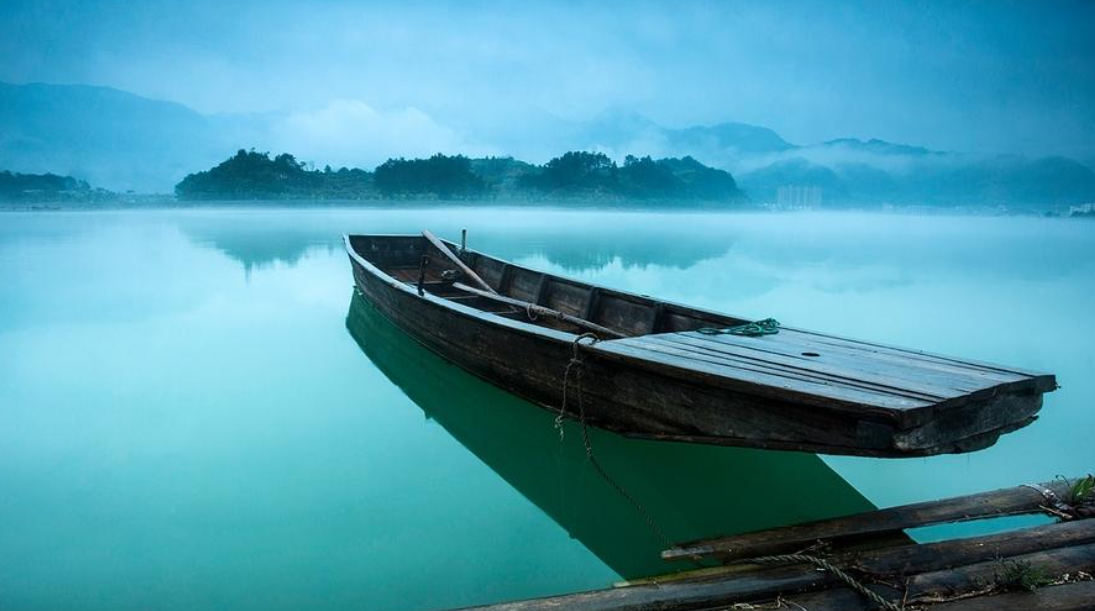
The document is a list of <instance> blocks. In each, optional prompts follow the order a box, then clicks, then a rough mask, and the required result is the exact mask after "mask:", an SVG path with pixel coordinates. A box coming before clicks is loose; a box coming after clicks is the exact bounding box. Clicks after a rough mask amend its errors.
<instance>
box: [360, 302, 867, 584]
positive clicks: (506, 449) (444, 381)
mask: <svg viewBox="0 0 1095 611" xmlns="http://www.w3.org/2000/svg"><path fill="white" fill-rule="evenodd" d="M346 327H347V328H348V329H349V331H350V334H351V335H352V336H353V337H354V339H355V340H356V341H357V343H358V345H359V346H361V349H362V351H363V352H364V353H365V354H366V356H368V357H369V360H370V361H372V363H373V364H374V365H376V367H377V368H378V369H380V370H381V371H383V372H384V374H385V375H386V376H388V378H389V379H390V380H391V381H392V382H393V383H395V384H396V385H397V386H399V388H400V389H402V390H403V392H405V393H406V394H407V396H408V397H410V398H411V400H413V401H414V402H415V404H417V405H418V407H420V408H422V411H423V412H424V413H425V414H426V417H428V418H431V419H433V420H434V421H436V422H437V423H439V424H440V425H441V426H443V427H444V428H445V430H446V431H448V432H449V433H450V434H451V435H452V436H453V437H454V438H455V439H457V440H458V441H459V442H460V443H461V444H463V445H464V446H465V447H467V448H468V449H469V450H471V451H472V452H473V453H474V454H475V455H476V456H477V457H479V459H480V460H482V461H483V462H484V463H486V464H487V465H488V466H489V467H490V468H491V469H493V470H494V471H495V472H496V473H498V475H500V476H501V477H502V478H504V479H505V480H506V481H507V482H508V483H509V484H510V485H511V486H513V487H514V488H515V489H517V490H518V491H519V492H520V493H521V494H523V495H524V496H525V497H526V498H527V499H529V500H530V501H531V502H533V503H534V504H536V506H537V507H539V508H540V509H542V510H543V511H544V512H546V513H547V514H548V515H549V516H551V517H552V519H554V520H555V521H556V522H557V523H558V524H559V525H560V526H562V527H563V528H564V529H566V531H567V532H568V533H569V534H570V535H571V536H572V537H575V538H577V539H578V540H579V541H581V542H582V544H583V545H585V546H586V547H587V548H589V549H590V550H591V551H592V552H593V553H595V554H596V555H597V557H598V558H600V559H601V560H602V561H604V562H605V564H607V565H608V566H610V567H612V569H613V570H614V571H616V572H617V573H619V574H621V575H623V576H625V577H638V576H645V575H651V574H658V573H662V572H666V571H667V569H670V568H672V569H687V568H689V566H688V565H687V563H684V566H680V565H669V566H667V565H666V564H665V563H664V562H663V561H662V560H661V559H660V558H659V552H660V551H661V550H662V549H664V547H665V546H664V545H663V544H662V542H661V541H660V540H659V538H658V536H657V535H656V534H654V531H653V529H652V528H651V527H650V526H648V525H647V524H646V523H645V522H644V519H643V518H642V517H641V515H640V514H639V513H638V511H637V510H636V509H635V508H634V507H633V506H631V505H630V504H629V503H628V502H627V501H626V500H625V499H624V498H623V497H622V496H620V494H619V493H618V492H617V491H616V490H614V489H613V488H612V487H611V486H609V485H608V484H607V483H606V482H605V481H604V480H603V479H601V478H600V477H599V476H598V475H597V474H596V473H595V472H594V471H593V470H592V469H591V468H590V466H589V464H588V462H587V461H586V456H585V449H584V446H583V445H582V443H581V432H580V431H579V430H578V428H577V425H576V424H574V423H568V424H567V425H566V426H565V427H564V429H563V435H562V436H560V434H559V432H558V431H557V430H556V429H555V426H554V416H553V415H552V414H550V413H548V412H547V411H545V410H543V409H541V408H538V407H536V406H534V405H532V404H530V403H527V402H525V401H523V400H521V399H519V398H517V397H514V396H513V395H510V394H508V393H506V392H504V391H502V390H499V389H498V388H496V387H494V386H492V385H491V384H489V383H487V382H485V381H483V380H480V379H479V378H477V377H475V376H472V375H470V374H468V373H465V372H464V371H463V370H461V369H459V368H458V367H457V366H455V365H453V364H452V363H449V362H447V361H445V360H444V359H442V358H440V357H438V356H436V355H435V354H433V353H432V352H430V351H429V350H427V349H426V348H424V347H422V346H421V345H420V344H418V343H417V342H415V341H413V340H411V339H409V338H408V337H407V336H406V335H405V334H403V333H402V332H401V331H400V330H399V329H398V328H396V327H395V326H394V325H393V324H392V323H391V322H389V321H388V320H387V319H385V318H384V317H383V316H382V315H381V314H379V313H378V312H377V311H376V310H375V309H374V308H373V307H372V306H371V305H369V304H367V303H366V302H365V301H364V299H362V298H361V297H360V296H359V295H357V294H356V293H355V295H354V297H353V301H352V303H351V304H350V311H349V313H348V314H347V317H346ZM590 433H591V441H592V444H593V447H594V448H595V451H596V453H597V457H598V459H599V460H600V461H601V463H602V464H603V465H604V466H605V468H606V469H607V470H608V471H609V472H610V473H612V475H613V477H614V478H615V479H616V480H617V481H618V482H619V483H620V484H621V485H622V486H623V487H624V488H625V489H626V490H627V491H628V492H629V493H630V494H631V495H632V496H633V497H634V498H635V500H637V501H638V502H639V503H640V505H642V507H644V508H645V510H646V511H647V512H648V513H649V514H650V516H651V517H652V518H653V519H654V521H655V524H657V526H658V527H659V528H660V529H661V530H662V531H663V532H664V533H665V535H666V536H668V537H670V538H671V539H672V540H675V541H686V540H690V539H695V538H699V537H704V536H715V535H718V534H720V533H725V534H732V533H735V532H744V531H749V530H757V529H761V528H765V527H771V526H779V525H783V524H788V523H793V522H800V521H805V520H812V519H820V518H823V517H829V516H834V515H843V514H848V513H852V512H855V511H864V510H867V509H872V508H873V506H872V505H871V504H870V503H869V502H867V500H866V499H864V498H863V496H862V495H860V494H859V493H858V492H856V490H855V489H854V488H852V487H851V486H850V485H849V484H848V483H847V482H845V481H844V480H843V479H841V478H840V476H838V475H836V474H835V473H834V472H833V471H832V470H831V469H830V468H829V467H828V466H826V465H825V463H824V462H823V461H822V460H821V459H819V458H818V457H816V456H814V455H812V454H802V453H793V452H784V453H780V452H763V451H756V450H746V449H740V448H714V447H710V446H698V445H687V444H678V443H657V442H650V441H639V440H630V439H625V438H623V437H620V436H618V435H614V434H611V433H604V432H601V431H597V430H592V431H590ZM488 545H489V544H488Z"/></svg>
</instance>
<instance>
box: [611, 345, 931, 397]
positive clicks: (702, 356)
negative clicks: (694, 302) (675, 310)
mask: <svg viewBox="0 0 1095 611" xmlns="http://www.w3.org/2000/svg"><path fill="white" fill-rule="evenodd" d="M636 340H639V341H636ZM627 343H628V344H629V345H633V346H637V347H640V348H643V349H650V350H654V351H659V352H664V353H666V354H675V355H679V356H681V357H683V358H695V359H697V360H703V361H705V362H709V363H715V364H720V363H721V364H725V365H726V367H727V368H728V369H731V370H733V369H738V368H741V367H750V368H753V369H754V370H758V371H769V372H771V373H772V374H773V375H779V376H789V377H797V378H801V379H809V380H816V381H820V382H822V383H825V384H830V385H833V386H838V387H841V386H846V387H849V388H861V389H867V390H871V391H874V392H878V393H881V394H890V395H894V396H901V397H908V398H912V399H916V400H920V401H923V402H930V403H936V402H938V401H941V400H942V399H944V398H945V397H942V396H939V395H937V394H932V393H929V392H926V391H924V390H922V389H915V388H910V387H903V386H898V385H895V384H893V383H888V381H887V380H886V379H883V378H877V377H874V376H870V375H867V374H863V373H860V372H854V371H850V370H843V371H842V370H838V369H834V368H832V367H828V366H826V365H823V364H819V363H816V362H813V363H809V362H803V363H796V362H794V361H790V360H788V359H780V358H779V357H769V358H758V357H757V356H753V355H749V354H746V353H739V354H733V353H727V352H716V351H710V350H705V349H704V348H703V347H702V346H692V345H689V344H686V343H680V342H676V341H672V340H667V339H665V336H653V335H652V336H648V337H642V338H633V339H630V340H627ZM933 390H938V389H933Z"/></svg>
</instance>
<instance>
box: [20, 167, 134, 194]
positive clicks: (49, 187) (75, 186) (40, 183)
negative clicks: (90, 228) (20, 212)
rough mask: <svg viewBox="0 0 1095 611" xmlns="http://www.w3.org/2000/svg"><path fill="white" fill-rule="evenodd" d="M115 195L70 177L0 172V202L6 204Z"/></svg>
mask: <svg viewBox="0 0 1095 611" xmlns="http://www.w3.org/2000/svg"><path fill="white" fill-rule="evenodd" d="M112 195H113V194H112V193H111V192H109V191H106V190H103V189H95V188H92V187H91V186H90V185H88V184H87V183H86V182H84V181H82V180H78V179H76V178H73V177H71V176H58V175H57V174H20V173H18V172H9V171H6V170H5V171H0V201H4V202H90V201H101V200H104V199H107V198H109V197H110V196H112Z"/></svg>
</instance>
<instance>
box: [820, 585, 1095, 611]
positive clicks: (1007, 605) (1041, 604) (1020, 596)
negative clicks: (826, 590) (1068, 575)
mask: <svg viewBox="0 0 1095 611" xmlns="http://www.w3.org/2000/svg"><path fill="white" fill-rule="evenodd" d="M809 609H810V610H811V611H815V610H814V608H813V607H809ZM1092 609H1095V581H1081V582H1077V583H1069V584H1064V585H1059V586H1049V587H1044V588H1038V589H1037V590H1036V591H1034V592H1008V593H1005V594H997V595H995V596H978V597H977V598H967V599H965V600H958V601H954V602H949V603H943V604H940V605H933V606H932V607H931V611H1034V610H1038V611H1091V610H1092ZM817 611H820V610H817Z"/></svg>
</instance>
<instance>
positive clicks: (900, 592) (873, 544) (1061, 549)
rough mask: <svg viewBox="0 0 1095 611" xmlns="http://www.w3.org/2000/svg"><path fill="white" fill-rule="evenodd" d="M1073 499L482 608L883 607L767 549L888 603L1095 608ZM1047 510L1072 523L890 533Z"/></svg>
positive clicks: (870, 521) (683, 549)
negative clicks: (918, 538) (916, 537)
mask: <svg viewBox="0 0 1095 611" xmlns="http://www.w3.org/2000/svg"><path fill="white" fill-rule="evenodd" d="M1071 494H1072V489H1071V487H1070V486H1069V485H1068V484H1067V483H1066V482H1063V481H1059V480H1058V481H1054V482H1048V483H1045V484H1038V485H1034V486H1029V487H1028V486H1020V487H1015V488H1006V489H1002V490H996V491H992V492H985V493H980V494H974V495H968V496H963V497H957V498H953V499H944V500H941V501H934V502H928V503H916V504H912V505H904V506H900V507H893V508H889V509H883V510H878V511H871V512H866V513H862V514H856V515H852V516H845V517H841V518H835V519H831V520H823V521H819V522H813V523H809V524H801V525H794V526H787V527H783V528H777V529H772V530H767V531H762V532H756V533H748V534H744V535H738V536H734V537H723V538H718V539H712V540H707V541H697V542H691V543H688V544H685V545H681V546H678V547H676V548H673V549H670V550H666V552H664V553H663V557H664V558H666V559H669V560H674V559H681V558H686V557H688V558H693V559H695V558H696V556H702V557H704V558H707V559H717V560H721V561H724V562H728V563H729V564H728V565H727V566H724V567H722V568H721V569H711V568H709V569H704V570H700V571H695V572H694V573H692V574H691V575H690V574H687V573H686V574H684V576H682V575H681V574H678V575H673V576H667V577H664V578H660V579H659V578H655V579H649V580H644V581H643V582H641V583H636V584H633V585H625V586H623V587H617V588H609V589H604V590H596V591H591V592H581V593H578V594H569V595H565V596H556V597H549V598H541V599H534V600H526V601H517V602H510V603H503V604H498V605H490V606H486V607H478V609H481V610H484V611H485V610H491V611H539V610H548V609H552V610H555V609H577V610H581V611H640V610H643V611H647V610H654V609H658V610H661V611H673V610H684V609H714V608H728V607H731V606H732V605H741V606H740V607H736V608H753V609H775V608H780V609H787V608H789V609H798V608H803V609H809V610H810V611H836V610H841V611H845V610H846V611H859V610H863V611H866V610H869V609H876V608H879V607H878V604H877V603H875V602H872V601H870V600H868V599H867V598H866V597H865V596H863V594H861V593H859V592H856V591H855V590H854V589H852V588H851V587H849V585H848V584H847V583H845V582H844V581H842V580H841V579H839V578H838V575H835V574H833V573H831V572H830V571H828V570H820V569H818V568H817V567H816V566H814V565H813V564H809V563H798V564H785V565H781V566H772V565H771V564H770V563H768V562H766V561H764V560H763V558H764V557H770V556H771V555H772V554H783V553H790V552H802V550H817V551H813V552H812V553H813V554H814V555H823V556H824V560H825V561H826V562H828V563H829V564H830V565H832V566H835V567H838V568H840V569H841V570H842V571H844V572H845V573H847V574H849V575H851V576H852V578H853V579H854V580H855V581H856V582H857V583H858V584H861V585H863V586H866V587H867V588H868V589H870V590H871V591H872V592H874V593H875V594H876V595H878V596H880V597H882V598H883V599H885V600H887V601H889V604H891V605H892V608H906V609H931V610H933V611H981V610H987V609H1004V610H1007V609H1014V610H1019V609H1023V610H1026V609H1051V610H1057V611H1078V610H1080V609H1085V610H1090V609H1095V581H1092V574H1093V573H1095V519H1092V518H1091V517H1087V516H1095V496H1093V495H1091V494H1089V495H1088V496H1087V497H1085V498H1083V499H1073V498H1071ZM1046 507H1050V508H1052V509H1054V510H1055V511H1058V512H1063V514H1067V515H1070V516H1072V518H1071V519H1068V520H1064V521H1057V522H1054V523H1050V524H1043V525H1039V526H1033V527H1029V528H1023V529H1018V530H1014V531H1010V532H1004V533H994V534H989V535H982V536H975V537H968V538H961V539H952V540H947V541H940V542H935V543H927V544H916V543H908V539H907V538H903V537H901V536H895V535H900V533H901V532H902V530H903V529H906V528H912V527H919V526H926V525H930V524H939V523H945V522H955V521H966V520H975V519H991V518H997V517H1002V516H1010V515H1020V514H1032V513H1038V512H1043V511H1045V508H1046ZM803 553H811V552H809V551H807V552H803ZM1028 589H1029V590H1030V591H1028ZM747 605H752V606H747Z"/></svg>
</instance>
